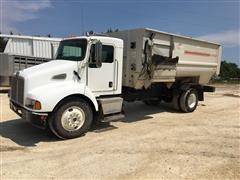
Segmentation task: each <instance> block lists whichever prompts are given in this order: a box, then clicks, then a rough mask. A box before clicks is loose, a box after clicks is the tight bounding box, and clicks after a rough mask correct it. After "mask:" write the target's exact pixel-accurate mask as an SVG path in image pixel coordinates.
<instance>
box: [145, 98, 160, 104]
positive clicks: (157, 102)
mask: <svg viewBox="0 0 240 180" xmlns="http://www.w3.org/2000/svg"><path fill="white" fill-rule="evenodd" d="M143 103H144V104H146V105H148V106H157V105H159V103H160V100H155V99H154V100H143Z"/></svg>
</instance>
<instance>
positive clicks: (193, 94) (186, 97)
mask: <svg viewBox="0 0 240 180" xmlns="http://www.w3.org/2000/svg"><path fill="white" fill-rule="evenodd" d="M190 98H191V99H190ZM197 105H198V93H197V91H196V90H195V89H193V88H191V89H188V90H187V91H184V92H183V93H182V94H181V96H180V99H179V107H180V110H181V111H183V112H186V113H189V112H193V111H194V110H195V109H196V108H197Z"/></svg>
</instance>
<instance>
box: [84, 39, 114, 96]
mask: <svg viewBox="0 0 240 180" xmlns="http://www.w3.org/2000/svg"><path fill="white" fill-rule="evenodd" d="M92 49H94V44H93V45H92V47H91V54H90V56H91V57H90V58H92V59H94V55H95V54H94V51H93V50H92ZM114 49H115V48H114V46H112V45H106V44H102V66H101V67H99V68H97V67H88V78H87V79H88V82H87V86H88V87H89V88H90V89H91V91H92V92H99V93H100V92H103V93H104V94H113V87H114V79H115V78H114V58H115V51H114Z"/></svg>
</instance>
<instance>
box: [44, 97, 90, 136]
mask: <svg viewBox="0 0 240 180" xmlns="http://www.w3.org/2000/svg"><path fill="white" fill-rule="evenodd" d="M71 108H72V111H73V110H75V109H74V108H78V109H77V110H79V111H81V113H83V115H82V116H81V117H85V118H81V119H84V120H82V122H81V124H82V125H81V126H79V127H78V129H76V130H75V129H73V130H68V129H66V127H64V125H63V122H62V118H63V113H64V114H66V111H67V112H71V111H70V110H71ZM75 116H76V115H75ZM75 116H74V117H75ZM77 116H78V115H77ZM72 119H76V118H73V117H72ZM72 121H73V120H72ZM92 121H93V111H92V108H91V107H90V105H89V104H88V103H87V102H85V101H84V100H81V99H78V100H76V99H69V100H68V101H67V102H65V103H64V104H62V106H60V107H59V108H58V109H57V110H56V111H55V112H54V113H53V114H52V115H51V117H50V119H49V122H48V123H49V128H50V129H51V131H52V132H53V133H54V134H55V135H56V136H57V137H59V138H61V139H71V138H76V137H80V136H81V135H83V134H85V133H86V132H87V131H88V130H89V128H90V127H91V124H92ZM68 122H69V119H68ZM73 123H75V121H74V122H73ZM78 123H79V122H78ZM71 128H73V127H71Z"/></svg>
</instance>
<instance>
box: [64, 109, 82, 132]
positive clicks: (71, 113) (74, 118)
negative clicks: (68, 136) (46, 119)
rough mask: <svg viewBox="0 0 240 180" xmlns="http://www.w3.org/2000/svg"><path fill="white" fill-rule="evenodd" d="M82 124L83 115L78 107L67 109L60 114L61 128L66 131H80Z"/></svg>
mask: <svg viewBox="0 0 240 180" xmlns="http://www.w3.org/2000/svg"><path fill="white" fill-rule="evenodd" d="M84 122H85V113H84V111H83V110H82V109H81V108H80V107H77V106H72V107H69V108H67V109H66V110H65V111H64V112H63V114H62V118H61V123H62V127H63V128H64V129H65V130H67V131H76V130H78V129H80V128H81V127H82V126H83V124H84Z"/></svg>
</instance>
